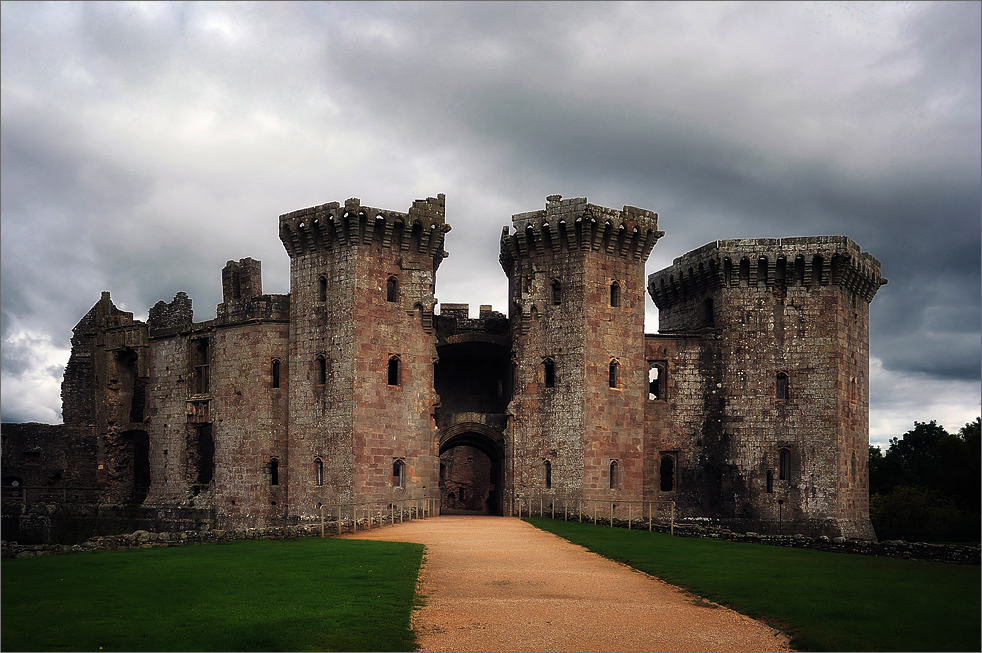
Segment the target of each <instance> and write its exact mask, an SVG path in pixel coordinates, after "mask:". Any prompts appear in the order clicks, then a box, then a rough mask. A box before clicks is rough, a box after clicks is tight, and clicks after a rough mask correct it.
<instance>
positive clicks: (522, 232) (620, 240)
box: [499, 195, 665, 272]
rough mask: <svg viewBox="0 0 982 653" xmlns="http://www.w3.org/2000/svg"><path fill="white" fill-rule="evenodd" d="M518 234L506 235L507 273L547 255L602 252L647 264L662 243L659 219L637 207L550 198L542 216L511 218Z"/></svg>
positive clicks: (502, 257)
mask: <svg viewBox="0 0 982 653" xmlns="http://www.w3.org/2000/svg"><path fill="white" fill-rule="evenodd" d="M512 225H513V226H514V228H515V233H510V231H509V228H508V227H504V228H503V229H502V232H501V254H500V256H499V260H500V262H501V266H502V267H503V268H504V269H505V271H506V272H507V271H508V270H509V268H510V267H511V262H512V261H514V260H515V259H519V258H527V257H533V256H543V255H544V254H545V253H546V252H549V253H551V254H552V255H558V254H561V253H563V252H570V251H582V252H590V251H592V252H603V253H605V254H607V255H609V256H618V257H621V258H629V259H631V260H634V261H639V262H642V263H643V262H644V261H646V260H647V259H648V256H649V255H650V254H651V249H652V248H653V247H654V246H655V243H656V242H658V239H659V238H661V237H662V236H664V235H665V232H664V231H659V230H658V214H657V213H655V212H653V211H648V210H646V209H639V208H637V207H634V206H624V208H623V209H621V210H620V211H618V210H617V209H610V208H607V207H603V206H598V205H596V204H590V203H589V202H587V198H585V197H574V198H571V199H566V200H564V199H563V198H562V195H550V196H548V197H547V198H546V208H545V209H544V210H541V211H531V212H528V213H518V214H515V215H513V216H512Z"/></svg>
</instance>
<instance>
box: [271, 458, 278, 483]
mask: <svg viewBox="0 0 982 653" xmlns="http://www.w3.org/2000/svg"><path fill="white" fill-rule="evenodd" d="M269 484H270V485H279V484H280V459H279V458H270V459H269Z"/></svg>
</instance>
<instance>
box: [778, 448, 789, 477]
mask: <svg viewBox="0 0 982 653" xmlns="http://www.w3.org/2000/svg"><path fill="white" fill-rule="evenodd" d="M778 463H779V464H778V478H779V479H780V480H782V481H786V480H788V479H789V478H790V477H791V450H790V449H781V451H780V453H779V454H778Z"/></svg>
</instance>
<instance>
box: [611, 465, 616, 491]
mask: <svg viewBox="0 0 982 653" xmlns="http://www.w3.org/2000/svg"><path fill="white" fill-rule="evenodd" d="M617 481H618V478H617V461H616V460H612V461H610V489H611V490H616V489H617Z"/></svg>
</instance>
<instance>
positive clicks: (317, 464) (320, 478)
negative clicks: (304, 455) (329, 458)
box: [314, 458, 324, 485]
mask: <svg viewBox="0 0 982 653" xmlns="http://www.w3.org/2000/svg"><path fill="white" fill-rule="evenodd" d="M314 479H315V481H316V483H317V485H324V461H323V460H321V459H320V458H314Z"/></svg>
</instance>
